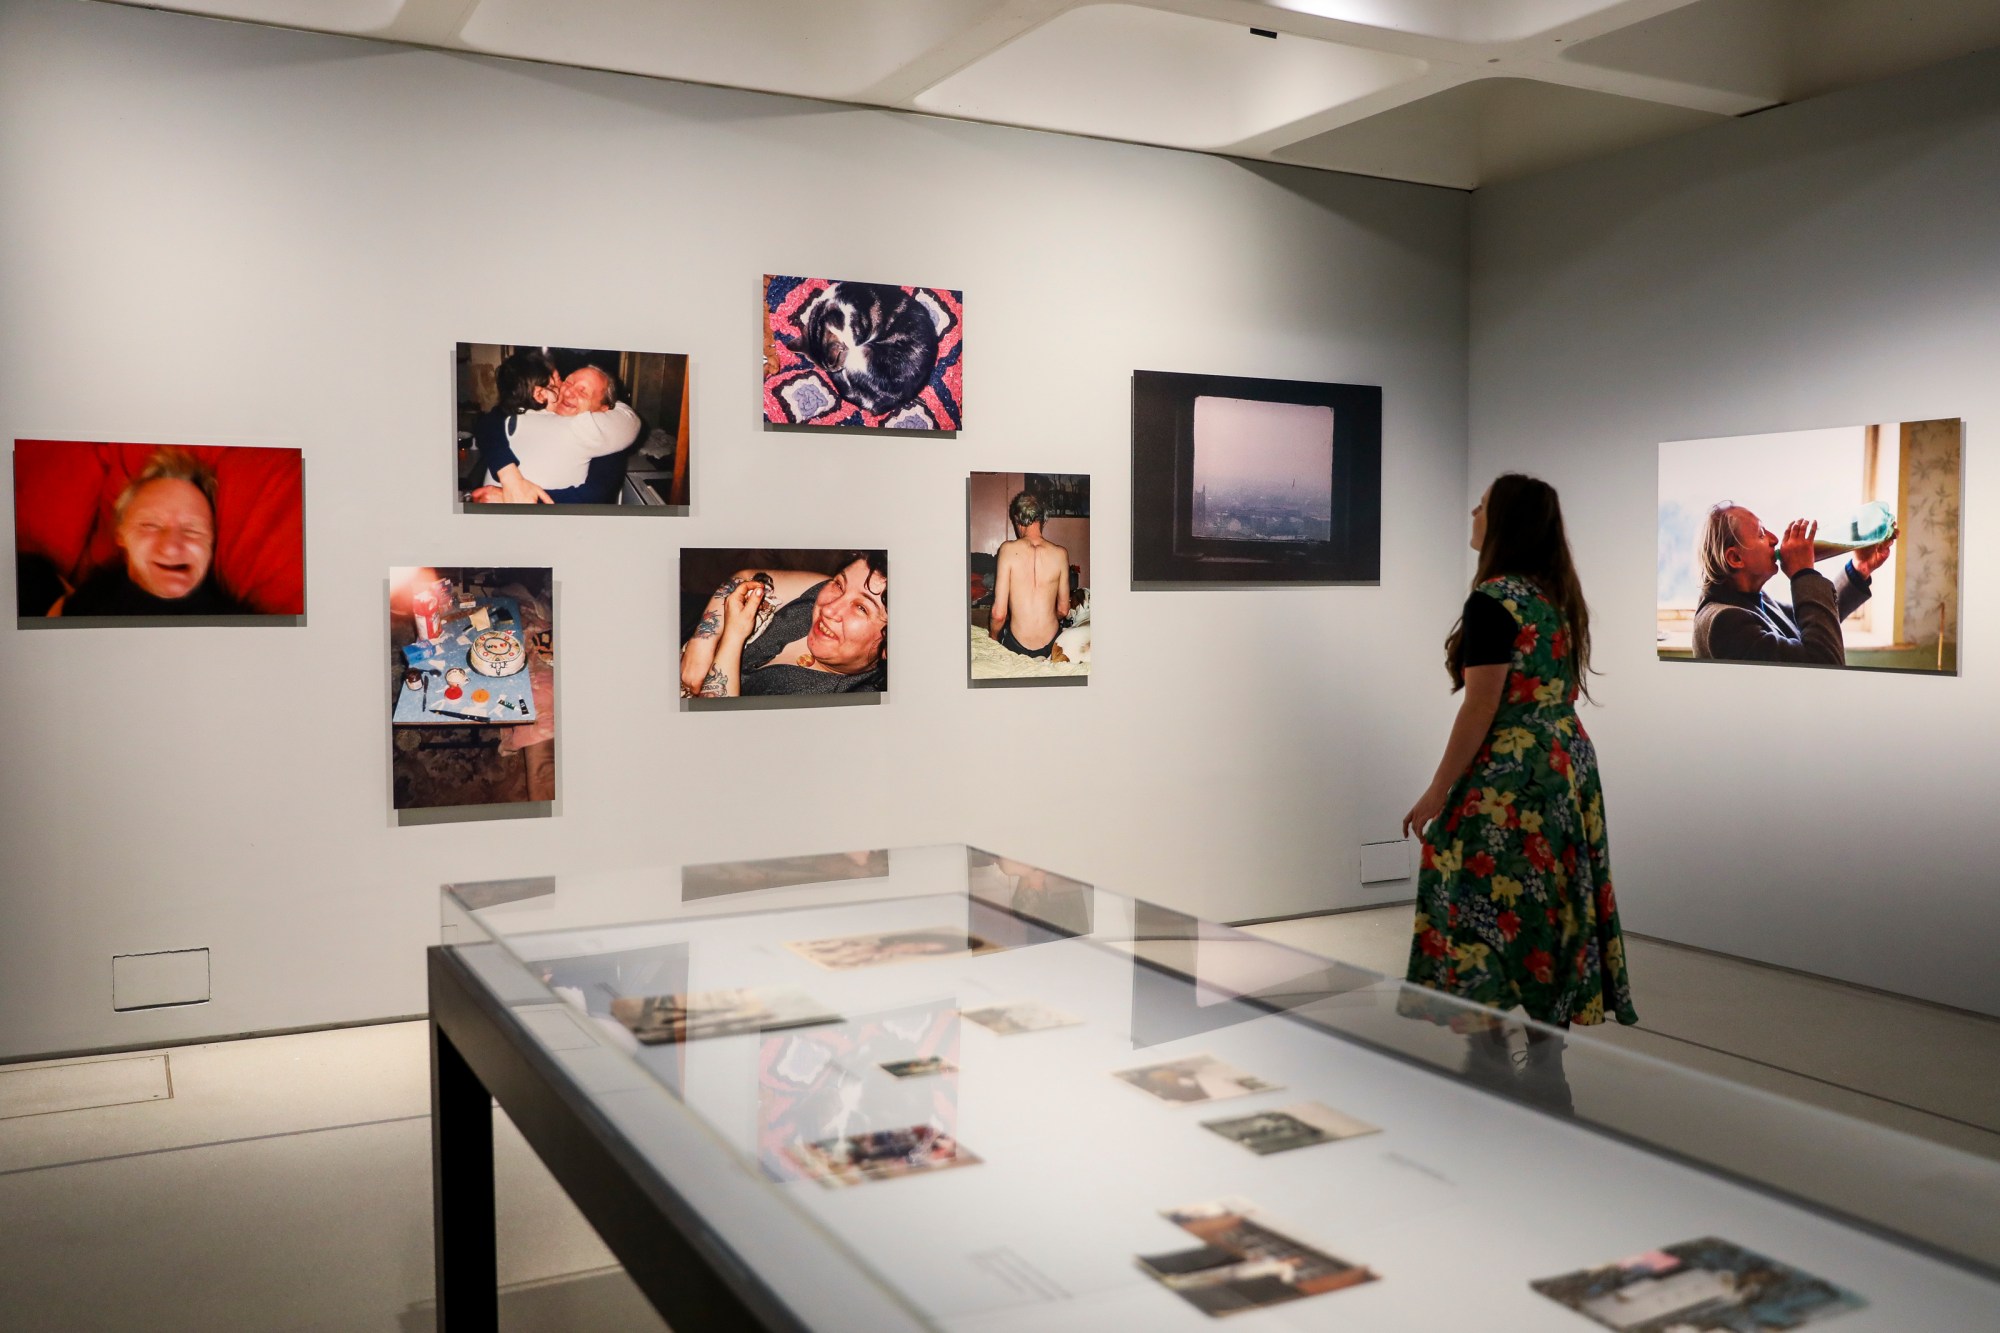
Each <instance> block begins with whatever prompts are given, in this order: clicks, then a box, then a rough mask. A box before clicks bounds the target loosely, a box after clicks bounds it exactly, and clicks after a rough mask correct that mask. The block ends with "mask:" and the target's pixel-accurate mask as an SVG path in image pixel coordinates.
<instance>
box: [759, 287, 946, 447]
mask: <svg viewBox="0 0 2000 1333" xmlns="http://www.w3.org/2000/svg"><path fill="white" fill-rule="evenodd" d="M964 320H965V302H964V300H963V299H962V297H961V294H960V293H958V292H955V291H949V290H947V289H945V288H943V287H899V286H896V285H894V284H891V283H876V282H850V281H844V280H836V279H830V278H794V277H782V276H779V275H776V274H766V275H765V276H764V420H765V422H766V423H768V424H770V425H774V426H847V427H853V428H858V429H862V430H923V431H955V430H957V429H958V428H959V422H960V416H961V414H960V408H961V404H962V401H963V390H964V384H963V379H964Z"/></svg>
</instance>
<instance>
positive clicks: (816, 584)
mask: <svg viewBox="0 0 2000 1333" xmlns="http://www.w3.org/2000/svg"><path fill="white" fill-rule="evenodd" d="M888 688H889V553H888V552H887V551H869V550H849V551H841V550H824V549H806V548H789V549H776V548H763V549H756V550H752V549H746V548H740V547H729V548H718V547H688V548H685V549H683V550H682V551H681V697H682V698H684V699H735V698H751V697H784V696H793V697H801V696H807V695H835V694H853V695H867V694H880V693H882V692H884V691H885V690H887V689H888Z"/></svg>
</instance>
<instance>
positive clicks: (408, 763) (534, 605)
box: [388, 565, 556, 810]
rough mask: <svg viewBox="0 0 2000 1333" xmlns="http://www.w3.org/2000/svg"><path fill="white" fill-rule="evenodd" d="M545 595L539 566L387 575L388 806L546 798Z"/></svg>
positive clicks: (547, 575)
mask: <svg viewBox="0 0 2000 1333" xmlns="http://www.w3.org/2000/svg"><path fill="white" fill-rule="evenodd" d="M554 590H555V578H554V573H553V571H551V570H548V569H494V568H460V567H444V566H436V565H412V566H404V567H401V568H397V569H392V570H390V571H389V664H388V666H389V671H388V677H389V679H388V688H389V731H390V738H391V749H392V753H393V758H392V761H391V771H392V774H393V778H394V792H395V797H394V799H395V807H396V809H398V810H410V809H418V808H434V807H439V806H472V805H505V804H509V803H513V802H522V801H529V802H538V801H553V800H554V799H555V794H556V697H555V627H554V620H553V612H552V607H553V598H554Z"/></svg>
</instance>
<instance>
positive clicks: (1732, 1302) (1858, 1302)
mask: <svg viewBox="0 0 2000 1333" xmlns="http://www.w3.org/2000/svg"><path fill="white" fill-rule="evenodd" d="M1529 1285H1530V1286H1532V1287H1533V1288H1534V1289H1535V1290H1536V1291H1539V1292H1540V1293H1542V1295H1544V1296H1547V1297H1548V1298H1549V1299H1550V1300H1552V1301H1556V1302H1557V1303H1559V1304H1562V1305H1566V1306H1568V1307H1569V1308H1570V1309H1572V1310H1575V1311H1576V1312H1577V1313H1578V1314H1583V1315H1588V1316H1589V1317H1590V1318H1592V1319H1594V1320H1596V1321H1597V1322H1598V1323H1600V1324H1602V1325H1604V1326H1605V1327H1606V1328H1615V1329H1620V1330H1624V1333H1655V1331H1656V1330H1658V1333H1667V1331H1668V1330H1671V1331H1672V1333H1761V1331H1762V1330H1765V1329H1772V1330H1776V1329H1794V1328H1802V1327H1804V1326H1805V1325H1806V1324H1809V1323H1815V1322H1817V1321H1819V1320H1822V1319H1826V1318H1829V1317H1831V1316H1833V1315H1837V1314H1844V1313H1846V1312H1847V1311H1849V1310H1858V1309H1860V1308H1861V1307H1862V1306H1863V1305H1864V1304H1866V1302H1864V1301H1863V1300H1862V1299H1861V1298H1860V1297H1859V1296H1857V1295H1855V1294H1854V1293H1853V1292H1851V1291H1848V1290H1846V1289H1845V1288H1843V1287H1836V1286H1835V1285H1833V1283H1831V1282H1828V1281H1827V1280H1826V1279H1824V1278H1818V1277H1814V1276H1813V1275H1812V1274H1810V1273H1802V1272H1800V1271H1799V1270H1798V1269H1796V1268H1793V1267H1791V1266H1789V1265H1787V1264H1781V1263H1779V1262H1778V1261H1777V1260H1775V1259H1767V1258H1765V1257H1764V1256H1763V1255H1761V1254H1757V1253H1754V1252H1753V1251H1750V1250H1746V1249H1744V1248H1743V1247H1742V1246H1741V1245H1737V1244H1735V1243H1734V1242H1731V1241H1726V1240H1719V1239H1717V1238H1716V1237H1714V1236H1704V1237H1702V1238H1701V1239H1700V1240H1690V1241H1683V1242H1682V1243H1680V1244H1678V1245H1669V1246H1666V1247H1665V1248H1664V1249H1658V1250H1651V1251H1648V1252H1647V1253H1645V1254H1635V1255H1633V1256H1632V1257H1631V1258H1629V1259H1620V1260H1618V1261H1617V1262H1616V1263H1609V1264H1604V1265H1602V1266H1600V1267H1597V1268H1586V1269H1583V1270H1581V1271H1579V1272H1575V1273H1565V1274H1563V1275H1562V1276H1561V1277H1549V1278H1542V1279H1541V1280H1539V1281H1537V1282H1532V1283H1530V1284H1529Z"/></svg>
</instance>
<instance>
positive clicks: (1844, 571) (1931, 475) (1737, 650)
mask: <svg viewBox="0 0 2000 1333" xmlns="http://www.w3.org/2000/svg"><path fill="white" fill-rule="evenodd" d="M1963 440H1964V430H1963V423H1962V422H1960V421H1959V420H1957V419H1955V418H1946V419H1943V420H1934V421H1901V422H1896V421H1892V422H1886V423H1881V424H1876V425H1866V426H1845V427H1838V428H1833V429H1828V430H1800V431H1786V432H1783V433H1780V434H1774V435H1742V436H1732V437H1727V438H1722V439H1712V440H1676V441H1672V442H1669V443H1666V444H1662V445H1661V446H1660V494H1659V574H1658V585H1657V605H1656V608H1655V609H1656V626H1655V631H1656V632H1655V642H1656V651H1657V652H1658V655H1659V657H1660V658H1661V659H1662V660H1663V661H1687V660H1695V661H1715V662H1761V663H1766V664H1778V665H1789V666H1831V667H1853V668H1858V669H1864V670H1877V671H1912V672H1925V673H1931V674H1939V673H1941V674H1945V675H1956V674H1957V673H1958V605H1959V568H1960V550H1961V543H1962V533H1963V530H1964V527H1963V518H1962V514H1961V512H1960V499H1961V494H1962V477H1963V456H1964V449H1963Z"/></svg>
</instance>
